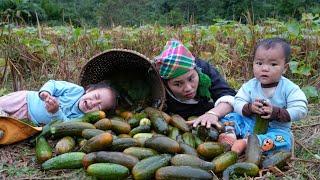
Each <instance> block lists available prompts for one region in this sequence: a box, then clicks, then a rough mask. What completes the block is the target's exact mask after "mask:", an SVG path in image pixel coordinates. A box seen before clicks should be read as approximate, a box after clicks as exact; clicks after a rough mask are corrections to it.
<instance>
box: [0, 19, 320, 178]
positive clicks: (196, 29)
mask: <svg viewBox="0 0 320 180" xmlns="http://www.w3.org/2000/svg"><path fill="white" fill-rule="evenodd" d="M274 36H278V37H283V38H286V39H287V40H288V41H289V42H290V44H291V46H292V56H291V59H292V61H291V62H290V71H288V72H287V73H286V77H288V78H289V79H291V80H293V81H294V82H295V83H296V84H298V85H299V86H300V87H301V88H302V90H303V91H304V92H305V93H306V95H307V97H308V100H309V102H310V105H309V115H308V117H307V118H305V119H303V120H302V121H300V122H297V123H294V124H293V127H292V130H293V133H294V135H295V148H294V152H293V155H294V156H293V157H292V159H291V161H290V162H289V163H288V166H287V167H286V169H284V170H281V171H279V170H276V169H272V170H266V171H263V172H262V175H261V177H257V178H255V179H277V178H278V177H281V178H285V179H312V180H313V179H314V180H315V179H319V178H320V158H319V156H320V110H319V109H320V105H319V102H320V98H319V97H320V93H319V92H320V91H319V89H320V75H319V74H320V73H319V67H320V59H319V58H320V56H319V53H320V51H319V49H320V43H319V40H320V38H319V37H320V24H319V22H318V17H317V16H313V15H310V14H306V15H304V16H303V18H302V20H301V21H300V22H291V21H290V22H278V21H276V20H272V19H268V20H266V21H264V22H261V24H253V23H250V21H249V20H248V24H246V25H244V24H240V23H238V22H233V21H223V20H222V21H221V22H217V23H216V24H214V25H211V26H205V27H204V26H196V25H194V26H193V25H191V26H185V27H161V26H158V25H146V26H141V27H114V28H111V29H99V28H93V29H86V28H74V27H60V26H59V27H47V26H38V27H14V26H11V25H6V26H3V27H1V28H0V96H2V95H4V94H7V93H9V92H12V91H16V90H22V89H27V90H38V89H39V88H40V87H41V86H42V85H43V83H44V82H46V81H47V80H48V79H57V80H66V81H70V82H76V83H77V82H78V79H79V74H80V72H81V69H82V67H83V66H84V65H85V64H86V63H87V62H88V60H89V59H90V58H91V57H93V56H94V55H96V54H98V53H100V52H103V51H105V50H108V49H112V48H121V49H130V50H134V51H137V52H139V53H142V54H143V55H145V56H146V57H148V58H149V59H152V58H153V57H155V56H156V55H158V54H159V53H160V52H161V49H162V47H163V46H164V45H165V42H166V41H167V40H169V39H171V38H173V37H174V38H178V39H180V40H181V41H182V42H183V43H184V44H185V46H187V47H188V48H189V49H190V50H191V52H192V53H193V54H194V55H195V56H197V57H200V58H202V59H204V60H207V61H209V62H210V63H211V64H213V65H215V66H216V67H217V69H218V70H219V72H220V73H221V74H222V76H224V77H225V78H226V79H227V81H228V83H229V84H230V86H231V87H233V88H234V89H239V88H240V86H241V85H242V83H243V82H244V81H246V80H248V79H250V78H251V77H252V52H253V49H254V45H255V44H256V43H257V42H258V41H259V39H261V38H268V37H274ZM51 143H52V144H54V142H51ZM90 178H91V177H88V176H87V175H86V174H85V172H84V170H82V169H79V170H59V171H42V170H41V169H40V165H39V164H37V163H36V161H35V149H34V147H33V146H32V145H31V144H30V143H29V140H26V141H23V142H20V143H17V144H14V145H10V146H2V147H0V179H90ZM245 179H250V178H245Z"/></svg>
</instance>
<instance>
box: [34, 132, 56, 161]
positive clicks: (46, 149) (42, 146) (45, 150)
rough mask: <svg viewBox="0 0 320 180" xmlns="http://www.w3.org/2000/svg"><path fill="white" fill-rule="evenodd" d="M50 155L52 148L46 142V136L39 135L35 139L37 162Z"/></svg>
mask: <svg viewBox="0 0 320 180" xmlns="http://www.w3.org/2000/svg"><path fill="white" fill-rule="evenodd" d="M51 157H52V148H51V146H50V145H49V143H48V142H47V140H46V138H45V137H43V136H41V137H39V138H37V139H36V159H37V162H38V163H43V162H44V161H46V160H48V159H50V158H51Z"/></svg>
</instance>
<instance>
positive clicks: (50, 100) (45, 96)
mask: <svg viewBox="0 0 320 180" xmlns="http://www.w3.org/2000/svg"><path fill="white" fill-rule="evenodd" d="M39 96H40V98H41V99H42V100H43V101H44V102H45V104H46V109H47V111H48V112H49V113H56V112H57V111H58V110H59V102H58V101H57V99H56V98H54V97H53V96H51V95H50V93H48V92H46V91H43V92H41V93H40V94H39Z"/></svg>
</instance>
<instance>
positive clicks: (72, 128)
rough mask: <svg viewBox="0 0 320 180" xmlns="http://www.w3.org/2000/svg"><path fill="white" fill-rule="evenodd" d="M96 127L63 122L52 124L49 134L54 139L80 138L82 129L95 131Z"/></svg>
mask: <svg viewBox="0 0 320 180" xmlns="http://www.w3.org/2000/svg"><path fill="white" fill-rule="evenodd" d="M95 128H96V127H95V126H93V125H92V124H90V123H86V122H73V121H68V122H63V123H58V124H53V125H52V126H51V127H50V132H51V134H52V135H53V136H55V137H65V136H81V135H82V131H83V130H84V129H95Z"/></svg>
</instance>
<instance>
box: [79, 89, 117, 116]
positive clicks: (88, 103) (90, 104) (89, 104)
mask: <svg viewBox="0 0 320 180" xmlns="http://www.w3.org/2000/svg"><path fill="white" fill-rule="evenodd" d="M114 99H115V97H114V93H113V92H112V90H111V89H107V88H99V89H94V90H87V92H86V94H84V95H83V96H82V97H81V98H80V101H79V109H80V110H81V111H82V112H84V113H88V112H92V111H98V110H101V111H102V110H106V109H110V108H112V106H113V105H114V103H115V102H114V101H115V100H114Z"/></svg>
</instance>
